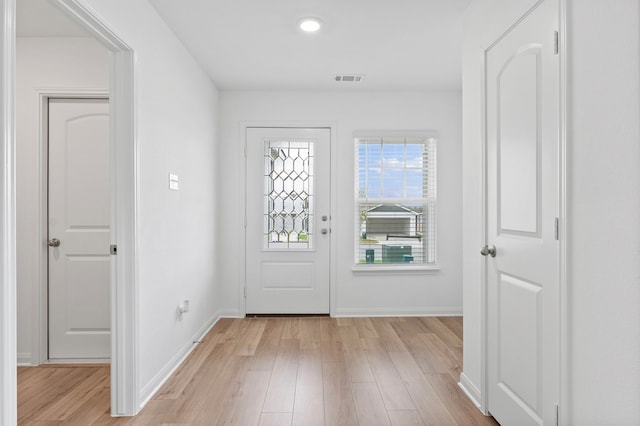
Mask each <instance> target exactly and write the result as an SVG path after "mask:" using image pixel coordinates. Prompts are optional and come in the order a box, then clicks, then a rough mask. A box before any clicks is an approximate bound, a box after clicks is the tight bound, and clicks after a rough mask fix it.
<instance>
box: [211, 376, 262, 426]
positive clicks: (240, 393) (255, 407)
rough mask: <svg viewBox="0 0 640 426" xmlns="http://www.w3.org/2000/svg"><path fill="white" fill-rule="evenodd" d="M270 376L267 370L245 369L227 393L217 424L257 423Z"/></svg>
mask: <svg viewBox="0 0 640 426" xmlns="http://www.w3.org/2000/svg"><path fill="white" fill-rule="evenodd" d="M270 376H271V373H270V372H268V371H251V370H247V371H246V372H245V373H244V375H243V376H242V378H241V379H240V380H238V381H237V382H236V386H237V388H235V389H234V390H232V391H231V392H230V395H228V398H227V400H226V402H225V411H224V412H223V413H222V416H220V419H219V420H218V422H217V425H220V426H221V425H257V424H258V422H259V421H260V415H261V414H262V404H263V403H264V397H265V394H266V393H267V387H268V386H269V378H270ZM210 424H213V423H210Z"/></svg>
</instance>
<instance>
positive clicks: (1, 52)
mask: <svg viewBox="0 0 640 426" xmlns="http://www.w3.org/2000/svg"><path fill="white" fill-rule="evenodd" d="M15 16H16V3H15V0H0V46H2V48H1V49H0V93H1V94H2V96H0V162H1V163H2V168H1V169H0V170H1V172H0V424H7V425H12V424H16V423H17V419H18V407H17V400H18V398H17V379H16V377H17V374H16V364H17V362H16V354H17V344H16V336H17V330H16V186H15V179H16V171H15V158H16V157H15V147H16V146H15V63H16V28H15Z"/></svg>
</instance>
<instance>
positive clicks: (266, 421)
mask: <svg viewBox="0 0 640 426" xmlns="http://www.w3.org/2000/svg"><path fill="white" fill-rule="evenodd" d="M292 417H293V416H292V414H291V413H262V415H261V416H260V422H259V423H258V426H291V419H292Z"/></svg>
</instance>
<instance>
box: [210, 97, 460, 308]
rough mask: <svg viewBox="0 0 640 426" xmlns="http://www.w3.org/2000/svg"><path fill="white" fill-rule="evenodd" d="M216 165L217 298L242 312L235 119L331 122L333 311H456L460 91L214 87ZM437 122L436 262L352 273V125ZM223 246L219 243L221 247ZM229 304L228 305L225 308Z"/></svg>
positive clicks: (239, 139)
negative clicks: (402, 270) (419, 269)
mask: <svg viewBox="0 0 640 426" xmlns="http://www.w3.org/2000/svg"><path fill="white" fill-rule="evenodd" d="M220 102H221V104H220V105H221V151H220V155H219V161H218V163H217V164H218V168H219V170H220V174H219V179H220V182H222V185H221V191H220V196H221V199H223V200H225V208H224V209H223V210H222V211H221V215H220V216H219V217H218V219H219V222H218V227H219V229H220V238H221V239H220V241H223V242H224V243H223V247H224V258H223V260H224V261H223V262H222V263H221V270H220V272H221V274H222V276H221V280H220V284H221V286H220V298H221V300H222V301H223V304H224V306H228V307H231V308H233V309H236V311H235V314H239V313H242V312H241V311H242V303H241V302H242V301H241V300H240V292H239V289H240V288H241V286H242V284H243V270H242V267H241V262H239V261H238V260H237V259H242V258H243V256H244V253H243V245H242V244H243V243H242V241H243V239H244V237H243V233H244V229H243V223H242V214H241V213H239V212H243V211H244V204H243V199H242V194H243V189H242V187H241V182H242V180H243V177H242V176H241V175H240V174H241V170H242V166H243V161H244V159H243V156H242V154H241V153H242V150H241V147H242V146H243V144H244V136H243V135H241V134H240V127H241V123H242V122H245V123H246V122H253V123H255V122H261V123H262V124H264V123H269V122H280V123H282V122H287V123H289V124H293V125H301V126H304V125H305V123H306V124H307V125H308V124H309V123H318V122H320V123H327V124H332V123H334V124H335V125H336V131H337V143H336V151H335V152H332V157H335V158H336V163H337V164H336V169H335V170H333V173H334V175H333V176H332V179H335V181H336V182H338V185H337V193H336V194H333V200H334V202H335V203H336V205H335V206H333V207H334V210H333V211H334V212H335V215H334V216H333V218H332V234H331V235H332V238H336V239H337V244H336V245H335V247H337V253H335V256H334V259H335V260H336V264H335V265H334V268H335V271H336V274H335V277H336V283H335V284H336V290H337V291H336V293H337V294H336V295H335V296H336V305H335V306H334V309H335V313H336V314H337V315H369V314H371V315H403V314H416V315H421V314H437V313H441V314H457V313H460V312H461V304H462V292H461V258H460V251H461V239H462V235H461V221H462V208H461V206H462V198H461V173H462V172H461V131H460V129H461V125H460V108H461V106H460V92H406V93H391V92H379V93H378V92H371V93H363V92H346V93H345V92H337V91H336V92H235V91H230V92H226V91H225V92H222V93H221V96H220ZM372 129H376V130H378V129H380V130H410V129H420V130H425V129H427V130H436V131H438V132H439V134H440V138H439V141H438V230H437V235H438V242H437V244H438V253H437V256H438V263H439V265H440V267H441V270H440V271H437V272H431V273H421V274H413V273H410V274H399V273H379V274H371V273H366V274H365V273H354V272H353V271H352V269H351V267H352V266H353V253H354V232H355V228H354V227H357V224H354V216H355V215H354V212H353V208H354V192H353V191H354V190H353V188H354V142H353V131H354V130H372ZM221 254H222V253H221ZM229 313H234V312H229Z"/></svg>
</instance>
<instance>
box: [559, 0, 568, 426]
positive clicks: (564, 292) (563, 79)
mask: <svg viewBox="0 0 640 426" xmlns="http://www.w3.org/2000/svg"><path fill="white" fill-rule="evenodd" d="M559 2H560V11H559V21H560V22H559V28H558V33H559V34H558V36H559V37H560V40H559V44H560V45H559V50H560V51H559V52H558V53H559V59H560V87H559V92H560V147H559V149H560V152H559V168H560V170H559V177H560V187H559V190H560V194H559V207H560V209H559V210H560V211H559V220H560V224H559V226H560V229H559V232H558V239H559V244H560V250H559V259H558V262H559V267H560V277H559V278H560V282H559V286H560V303H559V307H560V312H559V316H560V334H559V336H560V365H559V372H558V376H559V377H560V389H559V390H558V391H559V395H558V399H559V401H558V424H559V425H564V424H568V423H569V417H568V410H567V408H568V404H569V394H568V393H569V371H570V370H569V295H568V291H569V290H568V285H567V283H568V278H567V265H568V263H567V259H568V247H567V242H568V232H567V225H568V224H567V189H568V184H567V179H568V177H567V165H568V160H567V153H568V151H567V129H568V126H567V113H568V106H567V99H568V93H567V91H568V90H569V85H568V84H567V64H568V57H567V53H568V52H567V49H568V46H569V45H568V43H567V34H568V33H569V32H568V31H567V0H559Z"/></svg>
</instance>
